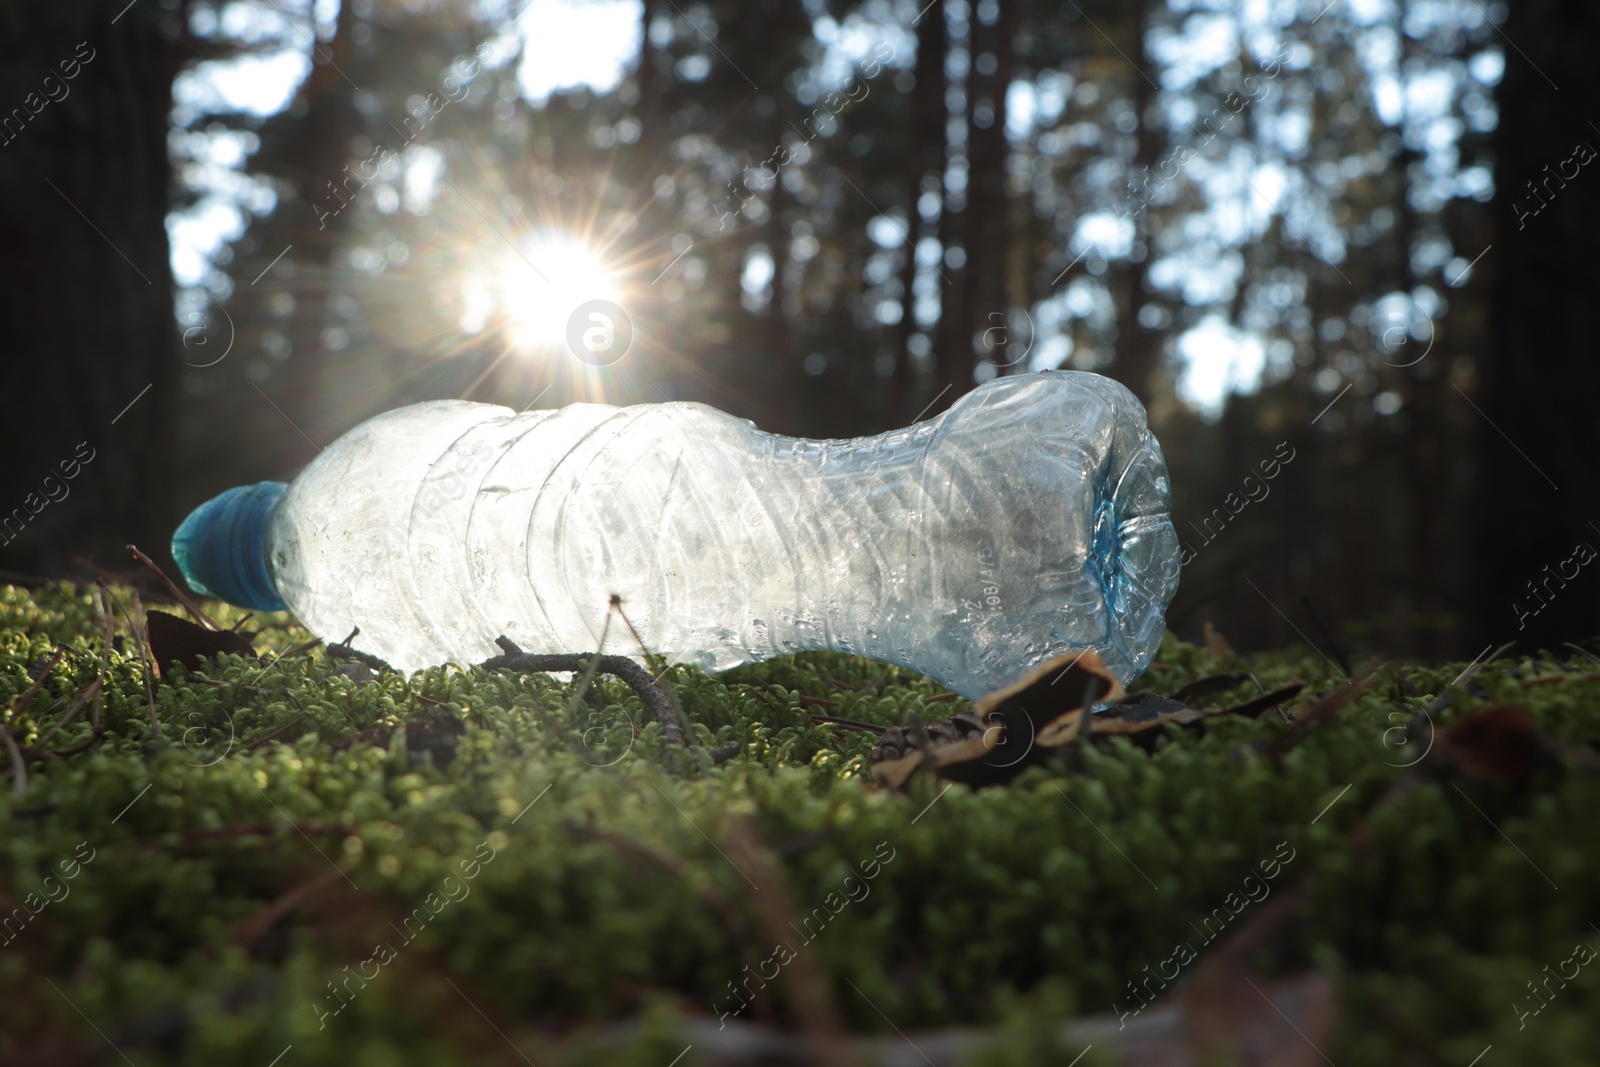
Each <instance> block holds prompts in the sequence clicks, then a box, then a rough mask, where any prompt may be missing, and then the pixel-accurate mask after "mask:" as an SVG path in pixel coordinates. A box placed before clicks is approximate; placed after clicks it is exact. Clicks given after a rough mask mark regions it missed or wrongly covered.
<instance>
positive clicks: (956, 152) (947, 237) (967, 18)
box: [926, 5, 974, 412]
mask: <svg viewBox="0 0 1600 1067" xmlns="http://www.w3.org/2000/svg"><path fill="white" fill-rule="evenodd" d="M952 11H953V12H955V14H951V13H950V12H944V11H943V10H942V9H941V11H939V12H932V11H930V12H929V13H928V15H927V16H926V17H927V18H933V17H935V16H936V15H938V16H939V17H945V16H947V15H948V16H949V17H952V18H954V19H956V27H949V26H948V25H947V32H949V30H950V29H952V28H954V29H955V30H956V32H955V33H953V34H952V36H951V40H952V42H953V45H954V46H955V47H960V48H963V49H965V50H966V52H967V56H968V63H967V76H966V77H965V78H963V79H961V80H960V82H959V83H958V86H959V88H960V89H961V91H962V93H963V94H965V95H967V111H968V113H970V111H971V107H972V99H971V96H970V94H968V90H970V88H971V86H972V64H971V58H972V33H971V29H970V26H971V23H972V17H971V14H972V11H971V8H970V7H967V6H966V5H962V7H959V8H952ZM955 47H950V48H948V49H947V54H948V53H949V52H952V51H955ZM950 95H953V94H948V93H947V98H948V97H949V96H950ZM944 117H945V121H946V122H947V123H949V125H950V127H952V128H954V129H957V130H959V129H961V127H959V126H956V125H955V123H954V122H951V120H953V119H957V115H956V113H955V112H954V110H953V109H949V108H948V106H947V110H946V112H945V116H944ZM958 121H959V120H958ZM945 143H946V157H945V161H944V163H945V167H944V173H945V177H946V179H947V180H946V182H945V185H944V204H943V206H942V208H941V210H940V213H939V248H940V250H941V252H942V253H943V254H944V256H945V258H944V261H943V263H942V264H940V265H939V270H940V271H941V272H942V274H943V277H942V278H940V282H941V285H940V287H939V325H938V327H937V330H938V333H937V338H938V339H937V341H936V342H935V344H934V353H935V355H936V356H937V358H938V368H937V369H938V382H937V385H938V390H937V393H936V395H935V399H934V401H933V403H932V405H931V407H930V408H929V411H930V412H939V411H943V410H944V409H945V408H947V407H949V406H950V405H951V404H953V403H955V401H956V399H957V398H958V397H960V396H961V395H962V394H963V393H965V392H966V391H967V390H969V389H971V388H972V386H973V381H972V368H973V362H974V361H973V358H972V321H971V315H972V309H971V308H970V307H968V306H967V301H966V295H967V287H966V272H967V271H968V270H970V269H971V267H970V265H968V264H965V263H963V265H962V266H959V267H958V266H955V265H954V264H952V263H951V261H950V257H949V253H950V250H951V249H952V248H960V249H961V254H962V255H970V254H971V251H970V248H969V246H970V244H971V241H970V239H969V238H970V235H971V230H970V222H971V218H972V212H971V211H970V210H968V198H969V196H970V194H971V191H972V183H971V180H970V179H971V176H972V167H971V165H972V142H971V141H970V140H967V141H965V143H962V144H956V143H955V142H954V141H953V140H952V139H951V138H949V137H948V136H947V137H946V138H945ZM957 160H961V161H963V162H965V163H966V164H967V168H966V173H967V177H968V179H969V180H968V182H967V185H966V187H965V188H963V189H960V190H952V189H951V187H950V183H949V181H948V177H949V175H950V174H951V173H952V172H954V171H955V170H956V167H955V166H954V165H953V164H955V163H956V161H957Z"/></svg>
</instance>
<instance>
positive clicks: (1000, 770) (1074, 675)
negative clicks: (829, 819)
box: [872, 649, 1124, 789]
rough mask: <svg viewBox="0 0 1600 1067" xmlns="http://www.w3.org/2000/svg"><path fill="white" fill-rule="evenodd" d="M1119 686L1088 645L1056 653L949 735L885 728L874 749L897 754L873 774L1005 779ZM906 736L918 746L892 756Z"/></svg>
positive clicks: (1073, 733) (1061, 740)
mask: <svg viewBox="0 0 1600 1067" xmlns="http://www.w3.org/2000/svg"><path fill="white" fill-rule="evenodd" d="M1123 692H1124V691H1123V688H1122V685H1121V683H1119V682H1118V681H1117V680H1116V678H1115V677H1113V676H1112V674H1111V672H1110V671H1109V670H1107V669H1106V666H1105V663H1104V662H1103V661H1102V660H1101V659H1100V654H1099V653H1098V652H1096V651H1095V650H1094V649H1085V650H1084V651H1082V652H1078V653H1072V654H1070V655H1064V656H1058V657H1057V658H1055V659H1053V660H1051V661H1050V662H1048V663H1045V664H1043V665H1042V666H1040V667H1038V668H1036V669H1034V670H1033V671H1030V672H1029V673H1028V674H1027V675H1025V676H1024V677H1022V678H1021V679H1019V680H1018V681H1016V682H1014V683H1012V684H1011V685H1008V686H1006V687H1005V688H1004V689H1001V690H999V691H997V692H994V693H991V694H989V695H988V696H986V697H984V698H983V699H982V700H980V701H978V703H977V706H976V707H974V708H973V710H972V711H971V712H969V713H966V714H965V715H960V716H956V718H955V719H954V720H951V723H950V724H949V727H950V729H946V730H945V731H944V732H945V734H946V737H947V738H948V740H944V739H941V741H937V742H936V741H933V740H932V739H931V738H930V739H928V743H926V744H925V745H918V744H917V739H916V732H915V730H913V731H912V732H910V733H909V734H907V732H906V731H905V730H904V729H903V728H902V729H901V730H899V731H891V733H892V734H894V735H895V736H886V737H885V741H884V743H882V744H880V747H879V749H878V751H880V752H894V753H896V754H897V755H895V756H894V757H891V758H887V759H879V761H878V762H876V763H875V764H874V765H873V768H872V776H873V781H875V782H876V783H877V784H879V785H881V786H885V787H887V788H890V789H899V788H902V787H903V786H904V785H905V783H906V781H907V780H908V779H909V778H910V777H911V775H912V774H913V773H915V772H916V771H918V770H920V769H927V770H932V771H934V772H935V773H936V774H938V776H939V777H941V778H948V779H952V780H954V781H959V782H966V783H967V784H970V785H988V784H995V783H999V782H1004V781H1008V780H1010V779H1011V778H1014V777H1015V776H1016V775H1018V774H1020V773H1021V772H1022V771H1023V770H1024V769H1025V768H1026V767H1029V766H1032V765H1033V764H1034V763H1038V762H1040V761H1041V760H1042V759H1043V758H1044V757H1045V755H1046V754H1047V753H1046V751H1045V750H1048V749H1051V748H1056V747H1059V746H1061V745H1065V744H1068V743H1069V742H1071V741H1072V740H1073V739H1074V738H1076V737H1077V736H1078V730H1079V727H1080V725H1081V724H1082V722H1083V714H1084V709H1085V708H1086V707H1093V706H1094V705H1095V704H1097V703H1100V702H1102V701H1107V700H1113V701H1114V700H1119V699H1121V697H1122V696H1123ZM945 725H946V724H937V726H945ZM936 728H937V727H936ZM907 738H908V739H909V740H910V741H911V743H912V744H913V745H916V746H917V747H915V748H913V749H912V750H911V751H908V752H906V753H905V754H904V755H898V753H899V752H900V748H899V747H898V745H899V742H901V740H902V739H907Z"/></svg>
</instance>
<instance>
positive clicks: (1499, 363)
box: [1461, 0, 1600, 646]
mask: <svg viewBox="0 0 1600 1067" xmlns="http://www.w3.org/2000/svg"><path fill="white" fill-rule="evenodd" d="M1504 30H1505V34H1506V36H1507V38H1508V39H1509V40H1512V41H1515V42H1517V44H1518V46H1519V50H1508V51H1507V52H1506V72H1505V78H1504V81H1503V82H1502V83H1501V87H1500V126H1499V133H1498V144H1497V149H1496V152H1495V158H1496V159H1497V160H1498V163H1497V167H1498V173H1497V175H1496V180H1495V196H1496V199H1495V202H1494V205H1493V210H1494V217H1495V219H1496V220H1497V223H1498V226H1499V234H1498V236H1496V238H1495V240H1494V247H1493V249H1492V250H1490V251H1489V252H1488V254H1487V255H1485V256H1484V257H1483V259H1482V260H1481V261H1480V262H1479V264H1478V266H1477V267H1476V268H1475V269H1476V270H1479V271H1488V272H1490V275H1491V277H1492V284H1493V287H1494V293H1493V307H1494V312H1495V314H1494V323H1493V326H1492V331H1493V341H1494V343H1493V345H1492V346H1491V348H1490V350H1489V354H1488V356H1487V358H1486V361H1485V362H1486V366H1485V367H1484V372H1483V376H1482V379H1481V381H1480V383H1479V386H1478V388H1476V389H1475V390H1473V391H1472V394H1471V400H1472V402H1473V403H1474V404H1475V405H1476V406H1477V407H1478V408H1479V409H1481V411H1482V412H1483V414H1484V415H1485V416H1487V421H1485V420H1483V419H1479V418H1478V417H1477V414H1476V413H1473V412H1468V413H1467V417H1468V418H1471V419H1474V420H1476V421H1477V422H1479V423H1481V425H1480V426H1479V428H1478V452H1479V467H1478V471H1479V477H1478V478H1477V479H1476V485H1477V487H1478V492H1479V494H1480V495H1479V497H1478V500H1477V501H1476V503H1475V506H1474V508H1473V511H1474V513H1475V515H1476V517H1477V518H1478V520H1479V523H1480V525H1479V530H1480V535H1479V541H1478V551H1479V558H1478V568H1477V569H1478V575H1479V581H1478V592H1479V594H1480V610H1481V612H1482V615H1481V618H1480V620H1479V621H1480V626H1479V629H1480V633H1479V637H1478V640H1479V641H1480V642H1487V641H1496V642H1498V641H1503V640H1507V639H1509V638H1511V637H1516V638H1519V639H1521V640H1523V641H1525V642H1528V643H1531V644H1537V645H1543V646H1549V645H1552V644H1556V643H1559V642H1561V641H1564V640H1565V641H1576V640H1580V639H1583V638H1588V637H1593V636H1595V635H1596V634H1600V561H1596V562H1588V563H1585V562H1584V558H1585V553H1581V552H1580V553H1578V554H1577V555H1576V557H1575V550H1576V549H1577V547H1578V546H1579V545H1587V546H1588V547H1589V549H1590V550H1593V551H1600V529H1597V528H1596V527H1597V524H1600V475H1597V474H1596V471H1597V470H1600V418H1597V417H1596V398H1597V397H1600V363H1597V362H1596V360H1595V346H1596V343H1597V340H1600V302H1597V301H1596V300H1595V293H1596V292H1597V291H1600V262H1597V260H1596V258H1595V248H1596V247H1597V246H1600V199H1597V193H1596V188H1595V186H1594V183H1595V182H1596V181H1600V177H1597V171H1596V165H1595V164H1593V163H1590V164H1589V165H1588V166H1587V167H1585V168H1584V169H1582V170H1578V171H1576V177H1575V178H1574V177H1573V175H1574V167H1575V166H1580V165H1581V164H1582V163H1585V162H1588V160H1590V159H1592V158H1593V156H1594V153H1595V152H1596V151H1597V150H1600V134H1596V132H1595V129H1594V128H1593V127H1592V126H1591V125H1590V124H1589V123H1588V122H1587V121H1585V117H1586V116H1591V115H1597V114H1600V66H1597V65H1596V63H1595V61H1594V55H1595V51H1596V49H1597V48H1600V8H1597V7H1596V6H1595V5H1594V4H1593V3H1588V2H1585V0H1552V2H1548V3H1538V4H1535V3H1515V4H1512V5H1511V14H1510V18H1509V21H1508V22H1507V23H1506V25H1505V27H1504ZM1524 52H1525V53H1526V55H1525V56H1524V54H1523V53H1524ZM1552 83H1553V84H1552ZM1556 86H1559V87H1560V89H1559V92H1558V91H1557V89H1556ZM1580 144H1582V145H1584V146H1586V149H1578V147H1577V146H1579V145H1580ZM1568 161H1572V162H1570V163H1569V162H1568ZM1530 182H1533V183H1536V185H1537V188H1538V190H1539V198H1535V196H1534V194H1533V192H1532V191H1531V189H1530ZM1568 184H1570V185H1573V186H1576V188H1570V189H1568V188H1565V186H1566V185H1568ZM1541 200H1542V202H1543V203H1544V205H1545V206H1544V207H1542V208H1541V207H1540V204H1541ZM1479 251H1480V250H1479V249H1475V248H1474V249H1462V250H1461V254H1462V255H1463V256H1466V257H1468V258H1470V257H1472V256H1474V255H1477V254H1478V252H1479ZM1547 568H1548V569H1547ZM1563 571H1564V572H1565V573H1562V572H1563ZM1475 643H1476V642H1475Z"/></svg>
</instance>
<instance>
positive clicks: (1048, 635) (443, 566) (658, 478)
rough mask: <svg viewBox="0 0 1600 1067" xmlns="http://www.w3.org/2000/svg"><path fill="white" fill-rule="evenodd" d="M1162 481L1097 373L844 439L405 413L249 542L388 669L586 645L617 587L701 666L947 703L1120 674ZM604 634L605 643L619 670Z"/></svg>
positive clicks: (470, 412) (1142, 648)
mask: <svg viewBox="0 0 1600 1067" xmlns="http://www.w3.org/2000/svg"><path fill="white" fill-rule="evenodd" d="M1168 496H1169V494H1168V487H1167V480H1166V468H1165V464H1164V462H1163V460H1162V456H1161V451H1160V448H1159V446H1158V445H1157V444H1156V442H1155V439H1154V437H1153V436H1152V435H1150V433H1149V432H1148V430H1147V429H1146V428H1145V419H1144V411H1143V409H1142V408H1141V407H1140V406H1139V404H1138V402H1137V401H1136V400H1135V399H1134V398H1133V396H1132V395H1131V394H1130V393H1128V392H1127V390H1125V389H1123V388H1122V387H1121V386H1119V385H1117V384H1116V383H1114V382H1112V381H1110V380H1109V379H1106V378H1101V377H1099V376H1097V375H1090V374H1079V373H1061V372H1048V373H1043V374H1031V375H1022V376H1017V377H1008V378H1002V379H997V380H995V381H993V382H990V383H988V384H986V385H984V386H982V387H980V388H978V389H975V390H973V391H972V392H971V393H969V394H968V395H967V396H965V397H963V398H962V399H961V400H960V401H958V402H957V403H956V404H955V405H954V406H953V407H952V408H951V409H950V410H949V411H947V412H945V413H944V414H942V415H940V416H939V417H937V418H935V419H930V420H928V421H926V422H922V423H918V424H917V425H915V426H912V427H909V428H907V429H904V430H897V431H892V432H889V433H885V434H880V435H877V436H874V437H864V438H855V439H848V440H822V441H818V440H804V439H797V438H788V437H781V436H777V435H773V434H767V433H763V432H761V431H759V430H757V429H756V428H755V426H754V425H752V424H751V423H749V422H746V421H744V420H741V419H737V418H734V417H732V416H730V415H727V414H724V413H722V412H719V411H717V410H715V409H713V408H709V407H706V406H704V405H700V404H692V403H670V404H647V405H640V406H637V407H629V408H614V407H609V406H605V405H597V404H577V405H572V406H569V407H566V408H562V409H560V410H558V411H536V412H527V413H523V414H517V413H514V412H512V411H511V410H510V409H507V408H501V407H494V406H489V405H480V404H470V403H466V402H462V401H440V402H433V403H426V404H417V405H413V406H411V407H407V408H402V409H399V410H397V411H393V412H389V413H387V414H385V415H382V416H379V417H378V418H375V419H372V420H370V421H368V422H366V423H364V424H362V425H361V426H358V427H356V428H355V429H354V430H352V431H350V433H348V434H346V435H345V436H344V437H342V438H340V439H339V440H338V441H337V442H335V443H334V444H333V445H332V446H330V447H329V448H328V449H327V450H326V451H325V452H324V453H323V454H322V455H321V456H320V457H319V458H318V459H317V460H316V461H315V462H313V463H312V465H311V466H309V467H308V468H307V469H306V470H305V471H304V472H303V473H302V474H301V475H300V476H299V477H298V478H296V479H295V481H294V482H293V483H292V485H291V486H290V488H289V490H288V492H287V493H286V494H285V496H284V498H283V500H282V501H281V503H280V504H279V505H278V508H277V511H276V512H275V513H274V515H273V517H272V520H271V522H270V524H269V527H268V534H267V542H268V555H269V561H270V567H271V570H272V572H273V576H274V580H275V582H276V584H277V588H278V591H279V592H280V593H281V595H282V596H283V599H284V600H285V602H287V603H288V604H289V606H290V608H291V609H292V610H293V611H294V612H295V613H296V614H297V615H298V616H299V617H300V618H301V620H302V621H303V622H305V624H306V625H307V626H308V627H310V628H311V629H312V630H313V631H314V632H316V633H319V634H321V635H323V636H325V637H330V638H332V639H338V638H339V637H342V636H344V634H346V633H348V632H349V630H350V629H351V628H353V627H355V626H360V627H361V637H360V638H359V639H358V640H357V642H356V644H357V645H358V647H361V648H363V649H365V650H368V651H371V652H373V653H375V654H376V655H379V656H382V657H383V658H384V659H386V660H388V661H389V662H391V663H393V664H394V665H396V666H397V667H400V668H402V669H415V668H420V667H424V666H428V665H432V664H437V663H442V662H446V661H454V662H457V663H469V662H476V661H480V660H482V659H484V658H487V657H489V656H491V655H495V654H496V653H497V651H498V650H497V649H496V647H495V645H494V638H495V637H496V636H497V635H499V634H505V635H506V636H507V637H509V638H511V640H513V641H515V642H516V643H517V644H518V645H519V646H521V647H522V648H523V649H525V650H527V651H530V652H592V651H594V650H595V649H596V648H597V647H598V645H599V640H600V636H601V629H602V626H603V625H604V622H605V618H606V615H607V611H608V606H609V601H610V597H611V596H612V595H613V594H617V595H620V596H621V597H622V598H623V601H624V604H625V610H626V611H627V613H628V616H629V619H630V620H631V621H632V622H633V624H634V626H635V628H636V629H637V630H638V631H639V634H640V636H641V637H642V638H643V640H644V642H645V643H646V645H648V646H649V647H650V649H651V650H652V651H654V652H660V653H662V654H664V655H666V656H667V657H668V658H670V659H672V660H674V661H676V662H690V663H695V664H697V665H699V666H701V667H704V668H706V669H708V670H722V669H725V668H728V667H732V666H736V665H738V664H741V663H747V662H751V661H755V660H760V659H766V658H769V657H772V656H777V655H783V654H786V653H790V652H798V651H804V650H810V649H835V650H838V651H843V652H853V653H857V654H860V655H863V656H868V657H872V658H874V659H879V660H883V661H886V662H889V663H896V664H900V665H902V666H906V667H910V668H913V669H915V670H919V671H923V672H925V673H927V674H929V675H931V676H933V677H934V678H936V679H938V680H939V681H941V682H943V683H944V684H945V685H947V686H949V687H951V688H952V689H955V690H956V691H958V692H961V693H963V694H966V695H968V696H977V695H980V694H982V693H984V692H987V691H990V690H992V689H995V688H998V687H999V686H1001V685H1004V684H1006V683H1008V682H1010V681H1013V680H1015V678H1016V677H1018V676H1019V675H1021V674H1022V673H1024V672H1026V671H1027V670H1028V669H1029V668H1031V667H1033V666H1035V665H1037V664H1038V663H1041V662H1043V661H1044V660H1046V659H1048V658H1050V657H1051V656H1053V655H1058V654H1060V653H1061V652H1064V651H1070V650H1072V649H1080V648H1085V647H1094V648H1097V649H1099V650H1100V652H1101V654H1102V656H1103V657H1104V658H1105V660H1106V662H1107V664H1108V666H1109V667H1110V668H1111V669H1112V671H1113V672H1114V673H1116V674H1118V675H1119V677H1121V678H1123V679H1124V680H1127V679H1131V678H1132V677H1133V676H1134V675H1136V674H1138V673H1139V672H1141V671H1142V670H1143V669H1144V667H1145V665H1146V664H1147V663H1148V661H1149V659H1150V657H1151V656H1152V655H1153V654H1154V652H1155V648H1156V646H1157V645H1158V644H1159V642H1160V639H1161V634H1162V632H1163V626H1164V624H1163V612H1164V610H1165V608H1166V605H1167V603H1168V602H1169V601H1170V600H1171V597H1172V594H1173V592H1174V591H1175V589H1176V583H1177V571H1178V544H1177V537H1176V534H1175V533H1174V531H1173V529H1172V525H1171V522H1170V520H1169V518H1168V516H1167V506H1168ZM624 634H625V631H619V630H618V629H617V628H615V627H614V628H613V629H612V631H611V637H610V638H609V640H608V651H619V652H630V651H636V649H632V648H630V647H628V646H630V645H632V643H633V642H632V639H631V636H629V637H626V639H624Z"/></svg>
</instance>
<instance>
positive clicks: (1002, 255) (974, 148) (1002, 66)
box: [950, 0, 1022, 399]
mask: <svg viewBox="0 0 1600 1067" xmlns="http://www.w3.org/2000/svg"><path fill="white" fill-rule="evenodd" d="M1019 3H1020V0H1000V2H999V3H997V4H996V8H997V9H998V10H997V13H996V17H995V20H994V22H992V23H987V24H986V23H984V22H983V21H982V20H981V19H975V20H974V21H973V23H972V57H973V68H972V73H971V75H969V81H968V86H969V91H968V98H969V105H968V108H967V159H968V163H969V169H968V172H967V217H968V218H969V219H971V220H973V224H972V225H970V226H969V229H968V234H967V237H968V239H967V266H966V286H965V288H966V292H965V295H964V297H963V304H964V306H965V307H966V309H967V317H968V329H969V333H971V334H981V335H982V337H983V343H982V349H983V352H984V355H985V356H986V357H987V358H989V359H992V360H993V361H994V362H995V363H996V365H997V366H998V365H1001V364H1004V363H1006V362H1008V361H1009V360H1011V359H1013V358H1015V357H1013V356H1012V354H1011V349H1010V345H1009V343H1008V340H1007V335H1008V333H1009V331H1008V330H1006V329H1003V328H1002V327H1004V326H1005V325H1006V295H1007V294H1006V291H1005V282H1006V266H1007V263H1008V261H1009V260H1010V257H1011V249H1010V233H1011V230H1010V226H1009V223H1010V220H1011V210H1010V205H1009V203H1008V200H1007V196H1006V160H1007V157H1008V155H1009V151H1008V145H1007V142H1006V89H1007V88H1008V87H1009V86H1010V84H1011V69H1012V44H1013V41H1014V39H1015V37H1016V32H1017V13H1018V7H1019ZM985 56H992V57H993V60H992V62H993V64H994V67H993V69H992V70H991V71H990V72H989V73H984V69H983V67H984V66H986V65H987V62H990V61H987V60H985V58H984V57H985ZM985 116H986V117H987V119H988V122H987V124H984V123H983V122H982V121H981V118H982V117H985ZM991 331H993V332H991ZM968 349H969V350H971V349H972V345H971V344H969V345H968ZM1017 351H1018V352H1020V351H1022V347H1021V346H1019V347H1018V348H1017ZM968 379H969V380H968V383H967V388H971V386H972V383H971V380H970V379H971V372H970V366H969V370H968ZM953 392H955V390H952V393H953ZM950 399H954V396H951V397H950Z"/></svg>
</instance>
